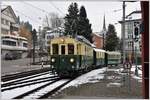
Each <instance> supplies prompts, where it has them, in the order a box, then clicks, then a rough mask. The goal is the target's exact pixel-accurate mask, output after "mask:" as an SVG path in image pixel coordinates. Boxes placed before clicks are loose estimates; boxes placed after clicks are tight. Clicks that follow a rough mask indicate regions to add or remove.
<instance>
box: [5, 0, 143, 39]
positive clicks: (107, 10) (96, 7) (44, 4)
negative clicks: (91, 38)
mask: <svg viewBox="0 0 150 100" xmlns="http://www.w3.org/2000/svg"><path fill="white" fill-rule="evenodd" d="M72 2H75V1H71V2H70V1H30V2H29V1H14V2H10V1H5V2H4V1H3V2H2V5H11V6H12V8H13V9H14V11H15V13H16V15H17V16H18V15H19V16H20V19H21V20H24V21H29V22H30V23H31V24H32V25H33V27H34V28H36V29H38V27H39V26H41V25H42V21H43V20H42V19H43V18H44V17H45V15H46V14H47V13H48V12H57V13H58V14H59V16H61V17H63V16H65V14H66V13H67V11H68V6H69V5H70V4H71V3H72ZM77 3H78V8H80V7H81V5H83V6H85V9H86V11H87V17H88V18H89V20H90V23H91V24H92V29H93V32H99V31H101V30H102V26H103V16H104V14H105V20H106V28H107V27H108V24H110V23H111V24H115V23H118V21H120V20H121V19H122V10H120V9H122V2H117V1H115V2H114V1H113V2H112V1H109V2H104V1H79V0H78V1H77ZM30 4H32V5H33V6H34V7H32V6H31V5H30ZM126 4H127V6H126V15H128V14H129V13H131V12H132V11H135V10H140V2H134V3H126ZM36 7H38V8H36ZM39 8H40V9H41V10H40V9H39ZM42 10H44V11H42ZM114 10H118V11H117V12H114ZM25 15H26V17H25ZM40 18H41V19H40ZM115 27H116V31H117V35H118V36H119V37H120V34H121V25H120V24H115Z"/></svg>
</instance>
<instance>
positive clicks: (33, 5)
mask: <svg viewBox="0 0 150 100" xmlns="http://www.w3.org/2000/svg"><path fill="white" fill-rule="evenodd" d="M22 2H23V3H25V4H27V5H29V6H31V7H33V8H35V9H38V10H40V11H42V12H45V13H47V14H49V12H48V11H46V10H44V9H41V8H39V7H37V6H34V5H33V4H30V3H27V2H24V1H22Z"/></svg>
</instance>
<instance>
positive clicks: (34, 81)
mask: <svg viewBox="0 0 150 100" xmlns="http://www.w3.org/2000/svg"><path fill="white" fill-rule="evenodd" d="M28 78H30V79H26V78H25V79H23V78H22V79H20V80H16V81H13V82H8V83H4V84H2V88H1V91H2V92H4V91H6V90H12V89H15V88H20V87H25V86H29V85H34V84H38V83H42V82H47V81H51V80H55V79H57V78H58V77H57V76H55V75H53V74H49V73H47V74H45V75H41V76H37V77H34V78H31V77H28Z"/></svg>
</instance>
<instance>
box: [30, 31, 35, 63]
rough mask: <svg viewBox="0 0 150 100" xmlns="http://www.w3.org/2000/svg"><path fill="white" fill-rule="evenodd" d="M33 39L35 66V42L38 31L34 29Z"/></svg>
mask: <svg viewBox="0 0 150 100" xmlns="http://www.w3.org/2000/svg"><path fill="white" fill-rule="evenodd" d="M31 33H32V39H33V64H35V43H36V42H35V41H36V30H35V29H34V30H33V31H32V32H31Z"/></svg>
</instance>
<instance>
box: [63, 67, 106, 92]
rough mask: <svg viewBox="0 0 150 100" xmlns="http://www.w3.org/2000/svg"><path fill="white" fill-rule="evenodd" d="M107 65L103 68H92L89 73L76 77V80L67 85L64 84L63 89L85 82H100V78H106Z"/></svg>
mask: <svg viewBox="0 0 150 100" xmlns="http://www.w3.org/2000/svg"><path fill="white" fill-rule="evenodd" d="M106 69H107V68H106V67H104V68H101V69H95V70H92V71H91V72H89V73H86V74H84V75H82V76H80V77H78V78H76V79H75V80H73V81H71V82H70V83H69V84H67V85H66V86H64V87H63V88H62V89H64V88H67V87H70V86H76V87H77V86H78V85H80V84H85V83H95V82H99V80H100V79H103V78H104V74H103V73H104V72H105V71H106Z"/></svg>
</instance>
